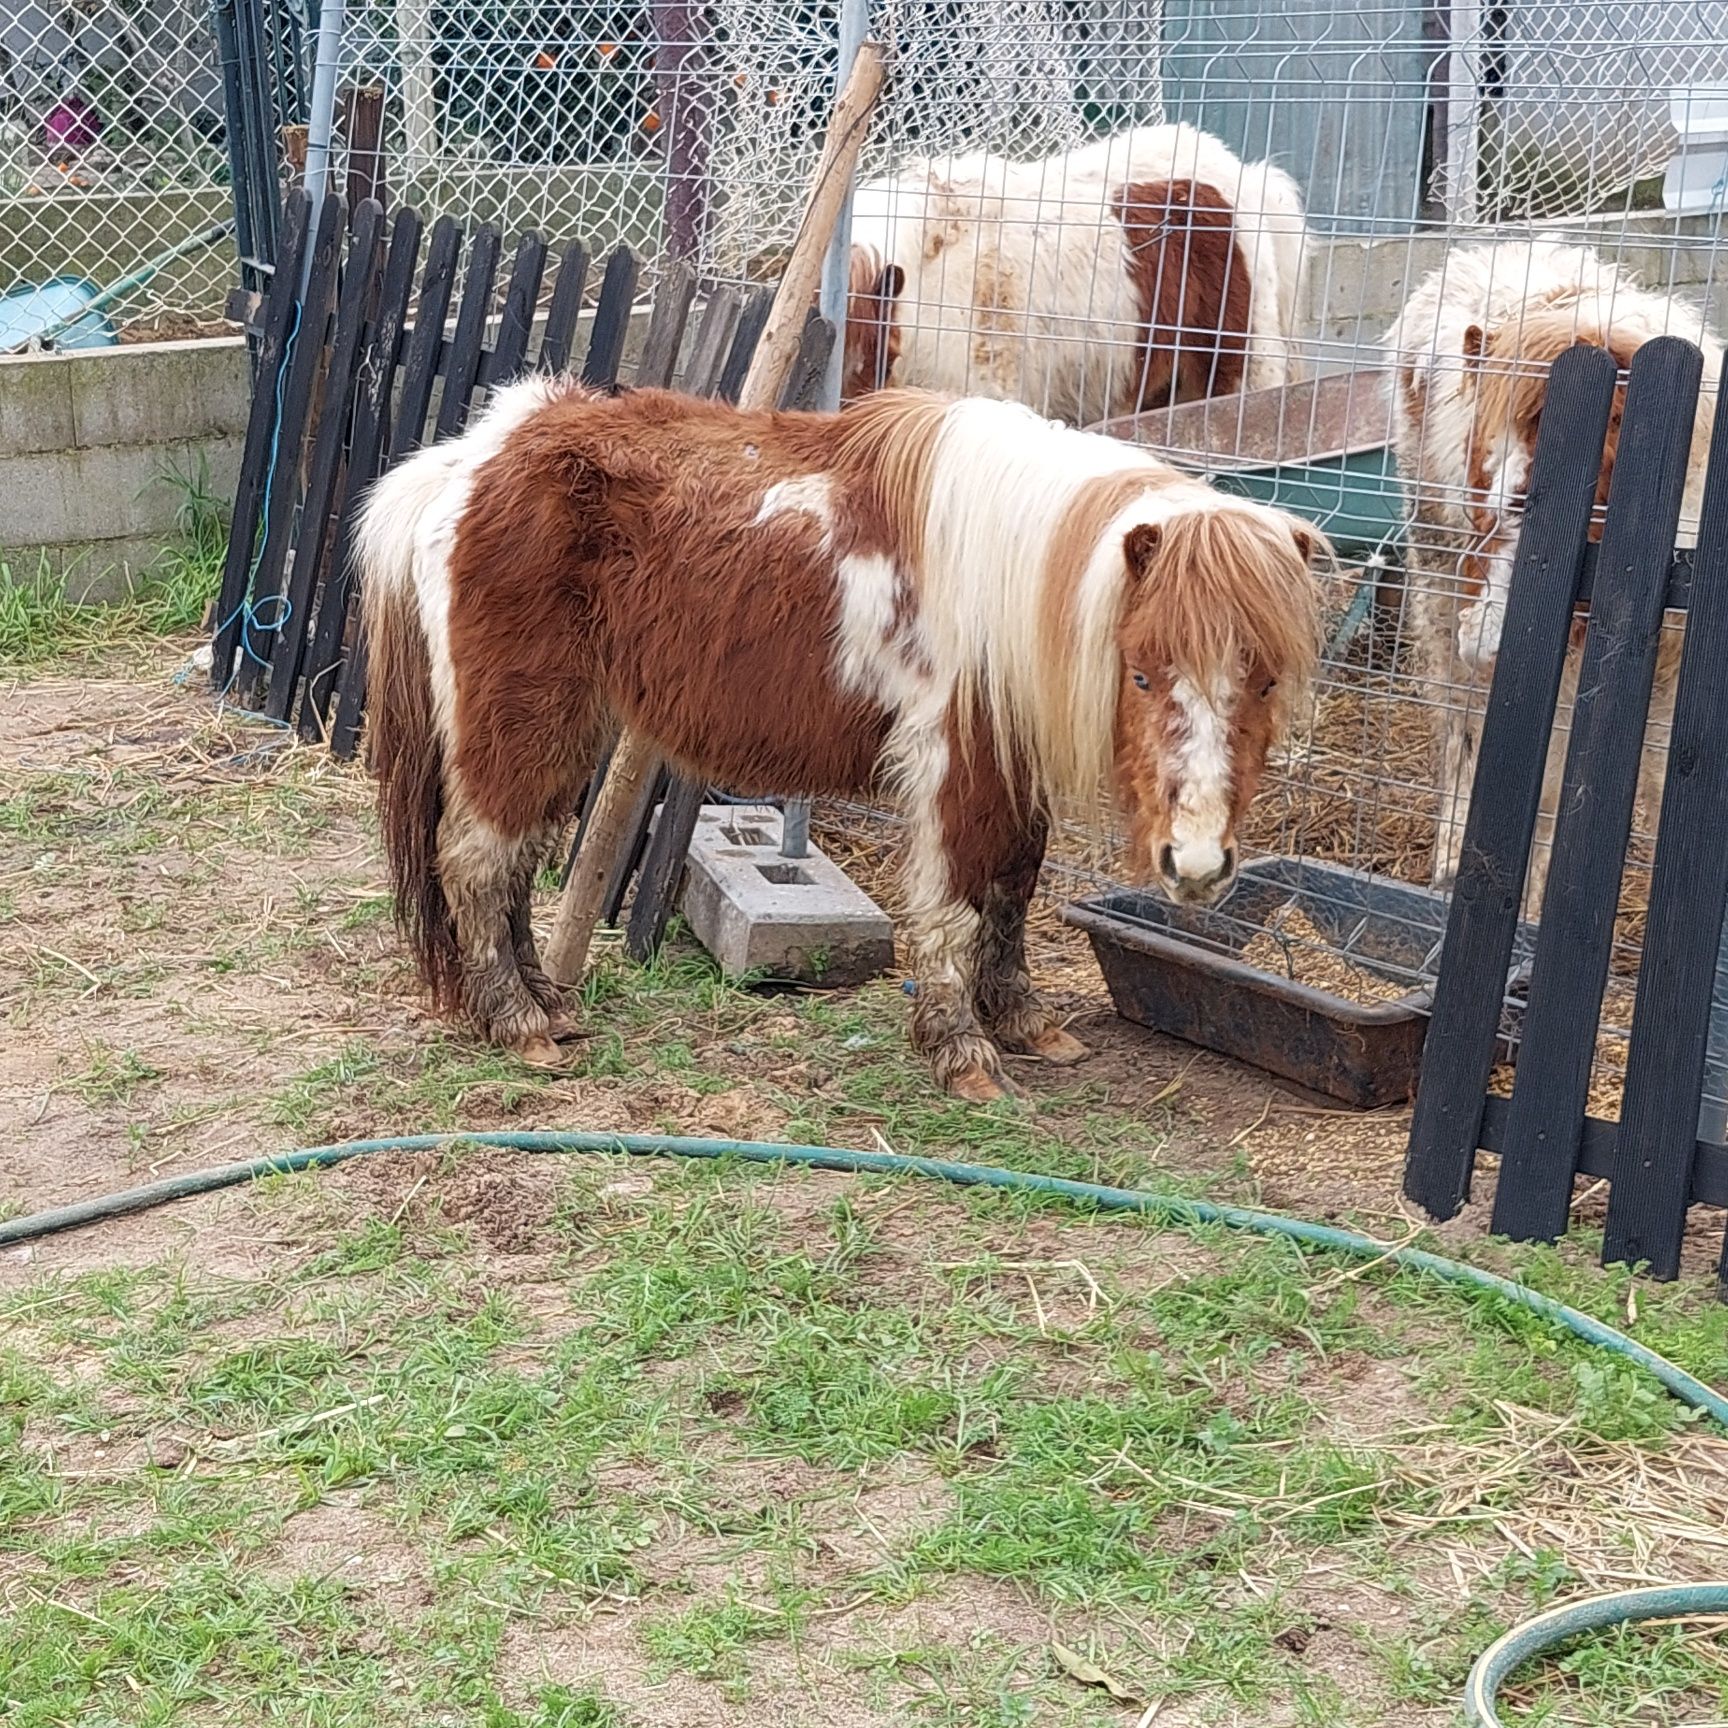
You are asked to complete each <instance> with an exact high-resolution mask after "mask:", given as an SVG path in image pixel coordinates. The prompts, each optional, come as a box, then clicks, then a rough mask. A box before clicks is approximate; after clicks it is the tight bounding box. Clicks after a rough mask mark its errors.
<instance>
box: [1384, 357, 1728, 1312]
mask: <svg viewBox="0 0 1728 1728" xmlns="http://www.w3.org/2000/svg"><path fill="white" fill-rule="evenodd" d="M1700 374H1701V357H1700V355H1699V352H1698V350H1697V349H1695V348H1693V347H1691V346H1689V345H1688V344H1686V343H1683V342H1680V341H1678V340H1676V339H1673V338H1663V339H1660V340H1658V341H1656V342H1653V343H1650V344H1648V345H1647V346H1646V347H1644V348H1643V349H1641V350H1640V351H1639V353H1638V355H1637V357H1636V358H1635V359H1634V361H1633V364H1632V367H1631V373H1630V382H1629V384H1628V386H1627V391H1626V398H1625V410H1624V421H1623V423H1622V425H1621V427H1620V437H1621V454H1620V457H1619V460H1618V462H1617V464H1616V467H1615V470H1614V478H1613V484H1612V489H1611V492H1610V495H1609V499H1608V506H1607V513H1606V518H1605V520H1604V524H1603V528H1602V539H1601V545H1600V549H1599V552H1598V553H1597V555H1596V557H1595V558H1594V560H1591V559H1590V558H1589V557H1588V556H1587V554H1588V553H1589V551H1590V547H1589V532H1590V522H1591V512H1592V506H1593V504H1594V502H1595V498H1596V490H1597V483H1598V477H1599V474H1600V471H1601V463H1602V452H1603V446H1604V442H1605V438H1606V436H1607V433H1608V427H1609V415H1610V412H1611V409H1612V407H1613V402H1614V393H1615V379H1616V371H1615V365H1614V361H1613V359H1612V358H1611V357H1610V356H1609V355H1608V354H1606V353H1604V352H1603V351H1602V350H1601V349H1600V348H1593V347H1588V346H1582V345H1581V346H1579V347H1577V348H1574V349H1573V350H1572V351H1571V352H1570V353H1568V354H1566V355H1563V356H1562V357H1561V359H1560V360H1559V361H1558V362H1556V364H1555V367H1554V370H1553V375H1552V379H1551V382H1550V391H1551V395H1550V403H1549V408H1548V411H1547V412H1546V414H1545V416H1544V419H1543V425H1542V431H1541V434H1540V436H1539V437H1538V440H1537V445H1536V458H1535V467H1534V469H1533V472H1532V475H1531V481H1530V507H1529V516H1528V519H1527V522H1526V526H1525V531H1524V534H1523V537H1522V539H1521V541H1520V546H1519V553H1518V561H1517V565H1516V568H1515V570H1514V572H1513V577H1512V586H1511V597H1510V601H1509V606H1508V614H1507V620H1506V630H1505V636H1504V642H1505V644H1506V647H1505V648H1504V649H1503V651H1502V657H1501V660H1500V664H1499V668H1498V671H1497V673H1496V676H1495V679H1494V685H1493V690H1492V693H1491V695H1490V697H1489V704H1488V712H1487V717H1486V720H1485V722H1484V725H1483V732H1482V744H1481V757H1480V765H1479V770H1478V775H1477V783H1476V794H1475V798H1474V800H1473V802H1472V804H1471V809H1470V815H1469V819H1468V822H1467V825H1466V829H1465V836H1464V850H1463V862H1462V864H1461V867H1460V870H1459V875H1458V883H1457V888H1456V891H1455V894H1454V896H1453V900H1452V907H1451V913H1450V917H1449V920H1448V924H1447V930H1446V945H1445V953H1444V959H1443V961H1442V964H1441V967H1440V974H1439V981H1438V985H1437V987H1436V992H1435V1001H1434V1013H1433V1022H1432V1025H1431V1027H1430V1029H1429V1033H1428V1040H1427V1047H1426V1050H1425V1052H1424V1057H1423V1066H1422V1079H1421V1089H1420V1091H1419V1092H1418V1094H1417V1100H1416V1111H1415V1117H1414V1120H1413V1123H1412V1127H1411V1135H1410V1150H1409V1160H1408V1164H1407V1167H1406V1177H1405V1188H1406V1192H1407V1193H1408V1194H1409V1195H1410V1197H1411V1198H1412V1199H1413V1200H1415V1201H1417V1202H1418V1203H1419V1204H1420V1205H1422V1206H1423V1207H1424V1208H1426V1210H1427V1211H1428V1212H1430V1213H1431V1214H1433V1215H1435V1216H1438V1217H1442V1218H1448V1217H1451V1216H1452V1215H1453V1214H1455V1213H1456V1212H1457V1211H1458V1210H1459V1208H1460V1207H1461V1206H1462V1204H1463V1202H1464V1201H1465V1199H1466V1198H1467V1197H1468V1194H1469V1189H1470V1178H1471V1174H1472V1170H1473V1168H1474V1164H1475V1160H1476V1153H1477V1150H1478V1148H1479V1147H1487V1148H1489V1149H1491V1150H1494V1151H1497V1152H1498V1153H1499V1154H1500V1159H1501V1163H1500V1173H1499V1182H1498V1186H1497V1189H1496V1192H1495V1200H1494V1218H1493V1223H1494V1228H1495V1230H1496V1231H1498V1232H1500V1233H1503V1234H1506V1235H1509V1236H1513V1237H1515V1238H1518V1239H1520V1240H1550V1241H1551V1240H1553V1239H1554V1238H1556V1237H1557V1236H1559V1235H1560V1234H1561V1233H1562V1232H1563V1231H1564V1230H1565V1228H1566V1223H1567V1218H1568V1214H1569V1211H1570V1207H1571V1202H1572V1190H1573V1179H1574V1176H1575V1174H1576V1173H1577V1172H1578V1171H1579V1170H1580V1169H1583V1170H1585V1171H1588V1172H1589V1173H1590V1174H1592V1175H1596V1176H1600V1177H1604V1178H1607V1179H1608V1180H1609V1181H1610V1183H1611V1184H1612V1186H1611V1190H1610V1196H1609V1202H1608V1222H1607V1231H1606V1237H1605V1242H1604V1248H1603V1258H1604V1261H1605V1262H1609V1263H1612V1262H1616V1261H1627V1262H1633V1263H1636V1262H1646V1263H1648V1265H1649V1267H1650V1270H1651V1272H1652V1273H1653V1274H1654V1275H1655V1276H1656V1277H1658V1278H1672V1277H1674V1276H1675V1275H1676V1273H1677V1272H1678V1270H1679V1264H1680V1249H1681V1239H1682V1236H1683V1233H1684V1230H1685V1224H1686V1214H1687V1210H1688V1208H1689V1207H1690V1206H1691V1205H1692V1204H1693V1203H1694V1202H1704V1203H1708V1204H1712V1205H1724V1204H1728V1148H1724V1147H1723V1146H1722V1145H1721V1144H1719V1143H1716V1141H1715V1140H1711V1141H1706V1142H1703V1143H1700V1141H1699V1132H1700V1102H1701V1096H1702V1093H1703V1086H1704V1071H1705V1060H1706V1047H1707V1041H1708V1038H1709V1033H1710V1022H1711V1018H1712V981H1713V978H1714V975H1715V972H1716V957H1717V945H1718V938H1719V936H1720V933H1721V930H1722V920H1723V909H1724V904H1725V902H1728V847H1724V846H1723V844H1722V839H1721V821H1722V811H1723V809H1724V808H1728V706H1725V705H1724V704H1723V702H1722V700H1721V691H1722V687H1723V683H1722V681H1723V677H1724V675H1725V673H1728V436H1724V427H1725V424H1728V421H1725V418H1724V416H1725V414H1728V397H1723V396H1720V395H1719V396H1718V399H1717V400H1718V408H1717V416H1716V432H1717V437H1716V440H1715V442H1714V443H1713V445H1712V454H1711V459H1710V468H1709V474H1708V479H1707V482H1706V488H1705V503H1704V521H1703V526H1702V531H1701V533H1700V537H1699V544H1698V549H1697V551H1696V553H1694V554H1692V555H1691V556H1689V557H1687V558H1684V559H1681V560H1679V561H1677V560H1676V558H1675V554H1674V550H1673V548H1674V540H1675V530H1676V526H1677V523H1678V520H1679V514H1680V501H1681V490H1682V486H1683V482H1684V477H1685V474H1686V467H1687V458H1688V450H1689V446H1690V444H1691V439H1692V430H1693V428H1692V408H1693V404H1694V403H1695V402H1696V400H1697V397H1698V387H1699V379H1700ZM1585 600H1587V601H1588V605H1589V621H1588V626H1587V629H1586V632H1585V641H1584V660H1583V669H1582V673H1581V676H1580V680H1579V685H1580V695H1579V698H1578V702H1577V707H1576V710H1575V712H1574V716H1573V721H1572V731H1571V738H1570V740H1569V743H1568V748H1567V754H1566V771H1565V781H1564V790H1563V792H1562V796H1561V801H1560V813H1559V818H1558V823H1557V826H1556V831H1555V836H1554V850H1553V863H1552V867H1551V870H1550V873H1549V877H1548V883H1547V892H1546V897H1545V900H1544V905H1543V917H1542V922H1541V926H1540V929H1539V933H1538V936H1537V943H1536V952H1535V958H1534V965H1533V968H1532V970H1531V972H1530V975H1529V980H1528V998H1527V1006H1525V1007H1524V1009H1523V1013H1522V1026H1521V1028H1520V1029H1519V1033H1518V1038H1517V1066H1516V1070H1515V1073H1516V1078H1515V1081H1514V1084H1513V1089H1512V1093H1511V1097H1510V1098H1509V1099H1504V1100H1502V1099H1490V1098H1488V1097H1487V1096H1486V1093H1487V1087H1488V1081H1489V1075H1490V1070H1491V1068H1492V1066H1493V1062H1494V1055H1495V1045H1496V1039H1497V1037H1498V1035H1499V1033H1500V1031H1501V1023H1502V1018H1503V1015H1504V1013H1505V1009H1506V1005H1507V990H1506V980H1507V975H1508V968H1509V962H1510V960H1511V957H1512V946H1513V938H1514V932H1515V929H1516V925H1517V921H1518V914H1519V905H1520V900H1521V897H1522V894H1523V890H1524V883H1525V872H1526V868H1527V865H1528V863H1529V857H1530V848H1531V840H1532V834H1533V831H1534V827H1535V823H1536V819H1537V804H1538V799H1539V796H1540V792H1541V784H1542V776H1543V768H1544V757H1545V755H1546V751H1547V741H1548V735H1549V731H1550V728H1551V726H1552V724H1553V721H1554V716H1555V706H1556V701H1557V698H1558V694H1559V689H1560V678H1561V670H1562V665H1563V662H1564V659H1565V656H1566V652H1567V646H1568V638H1569V636H1570V634H1571V631H1572V627H1573V619H1574V608H1575V607H1576V606H1577V605H1578V604H1579V603H1580V602H1581V601H1585ZM1665 606H1668V607H1681V606H1683V607H1685V608H1686V610H1687V621H1686V634H1685V646H1684V649H1683V653H1682V658H1681V666H1680V679H1679V694H1678V698H1677V702H1676V707H1675V716H1674V723H1673V729H1672V733H1671V736H1670V740H1669V751H1670V762H1671V768H1670V774H1669V779H1668V782H1667V787H1666V792H1665V796H1664V799H1663V803H1662V809H1661V818H1660V825H1659V829H1658V834H1657V842H1656V854H1655V863H1654V873H1653V881H1652V885H1651V893H1650V910H1649V927H1648V933H1647V935H1646V939H1645V951H1644V964H1643V966H1642V967H1641V969H1640V972H1639V977H1638V988H1637V999H1636V1005H1635V1008H1634V1011H1633V1016H1632V1027H1631V1047H1630V1053H1629V1056H1628V1060H1627V1071H1626V1084H1625V1093H1624V1099H1623V1102H1622V1105H1621V1110H1620V1120H1619V1123H1618V1125H1617V1126H1616V1125H1615V1124H1612V1123H1607V1122H1602V1121H1597V1120H1592V1119H1591V1118H1590V1117H1589V1116H1588V1106H1587V1094H1588V1087H1589V1080H1590V1068H1591V1059H1592V1055H1593V1050H1594V1045H1595V1040H1596V1022H1597V1006H1598V1005H1599V1004H1600V1002H1601V1000H1602V996H1603V990H1604V987H1605V985H1606V983H1607V980H1608V968H1609V959H1610V949H1611V946H1612V941H1613V930H1614V915H1615V907H1616V902H1617V900H1618V898H1619V894H1620V886H1621V871H1622V866H1623V861H1624V858H1625V853H1626V847H1627V843H1628V840H1629V838H1630V834H1631V824H1632V806H1633V801H1634V797H1635V793H1636V788H1637V777H1638V768H1639V755H1640V747H1641V743H1642V739H1643V729H1644V725H1643V723H1644V717H1645V712H1646V709H1647V708H1648V705H1649V702H1650V695H1651V685H1652V679H1653V675H1654V671H1655V665H1656V653H1657V646H1658V638H1659V636H1660V633H1661V629H1662V615H1663V610H1664V607H1665ZM1721 1288H1722V1292H1723V1294H1724V1296H1728V1244H1725V1245H1724V1249H1723V1258H1722V1262H1721Z"/></svg>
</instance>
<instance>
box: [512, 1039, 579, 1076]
mask: <svg viewBox="0 0 1728 1728" xmlns="http://www.w3.org/2000/svg"><path fill="white" fill-rule="evenodd" d="M511 1049H512V1050H513V1051H514V1052H515V1054H516V1058H517V1060H518V1061H520V1062H526V1063H527V1064H528V1065H529V1067H531V1068H562V1067H563V1066H564V1065H565V1063H566V1062H567V1061H568V1060H569V1052H568V1051H567V1050H565V1049H564V1048H563V1047H562V1046H561V1045H559V1044H555V1043H553V1041H552V1040H551V1038H549V1037H548V1036H547V1035H546V1034H545V1033H544V1032H541V1033H537V1034H535V1036H534V1037H532V1038H524V1039H522V1040H520V1041H519V1042H518V1043H516V1044H513V1045H512V1046H511Z"/></svg>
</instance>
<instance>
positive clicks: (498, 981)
mask: <svg viewBox="0 0 1728 1728" xmlns="http://www.w3.org/2000/svg"><path fill="white" fill-rule="evenodd" d="M540 838H541V830H539V829H538V828H535V829H533V830H531V831H530V832H528V833H526V834H518V835H507V834H504V833H501V832H500V831H499V830H498V829H496V828H494V827H493V826H492V825H491V824H490V823H488V822H485V821H483V820H481V819H480V818H478V817H476V816H474V815H472V814H470V813H468V812H465V811H461V810H450V811H446V813H445V816H444V820H443V823H442V825H441V827H440V829H439V836H438V870H439V875H440V877H441V878H442V880H443V884H444V894H445V898H446V899H447V900H448V901H449V903H450V910H451V913H452V915H453V916H454V918H455V921H456V941H457V947H458V950H459V952H460V954H461V958H462V973H461V1004H462V1009H463V1011H464V1013H465V1014H466V1015H467V1016H468V1018H469V1019H470V1020H472V1021H473V1023H474V1025H475V1026H476V1027H477V1028H478V1029H479V1031H480V1032H481V1033H482V1034H484V1036H486V1037H487V1038H489V1039H490V1040H491V1041H492V1042H494V1043H497V1044H502V1045H505V1046H506V1047H508V1048H510V1049H513V1050H515V1051H517V1052H518V1054H520V1055H521V1056H522V1057H523V1058H524V1059H525V1060H527V1061H531V1062H537V1063H541V1064H552V1063H555V1062H556V1061H557V1060H558V1059H559V1051H558V1046H557V1045H556V1044H555V1043H554V1042H553V1040H552V1036H551V1032H552V1018H551V1015H550V1014H549V1013H548V1012H547V1009H546V1007H545V1006H544V1005H543V1004H542V1003H541V1002H540V1001H539V1000H537V999H536V997H535V995H534V993H533V991H532V990H530V988H529V986H528V981H527V979H526V977H525V976H524V973H523V969H522V965H521V961H520V959H519V957H518V948H517V940H516V937H517V930H516V917H515V909H516V906H517V904H518V902H519V901H520V900H522V898H523V896H522V894H521V889H522V888H523V886H524V885H527V886H531V885H532V882H533V872H534V868H535V865H536V863H537V862H538V858H539V852H538V842H539V840H540ZM524 910H525V902H524ZM529 943H530V947H531V946H532V932H530V933H529Z"/></svg>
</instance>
